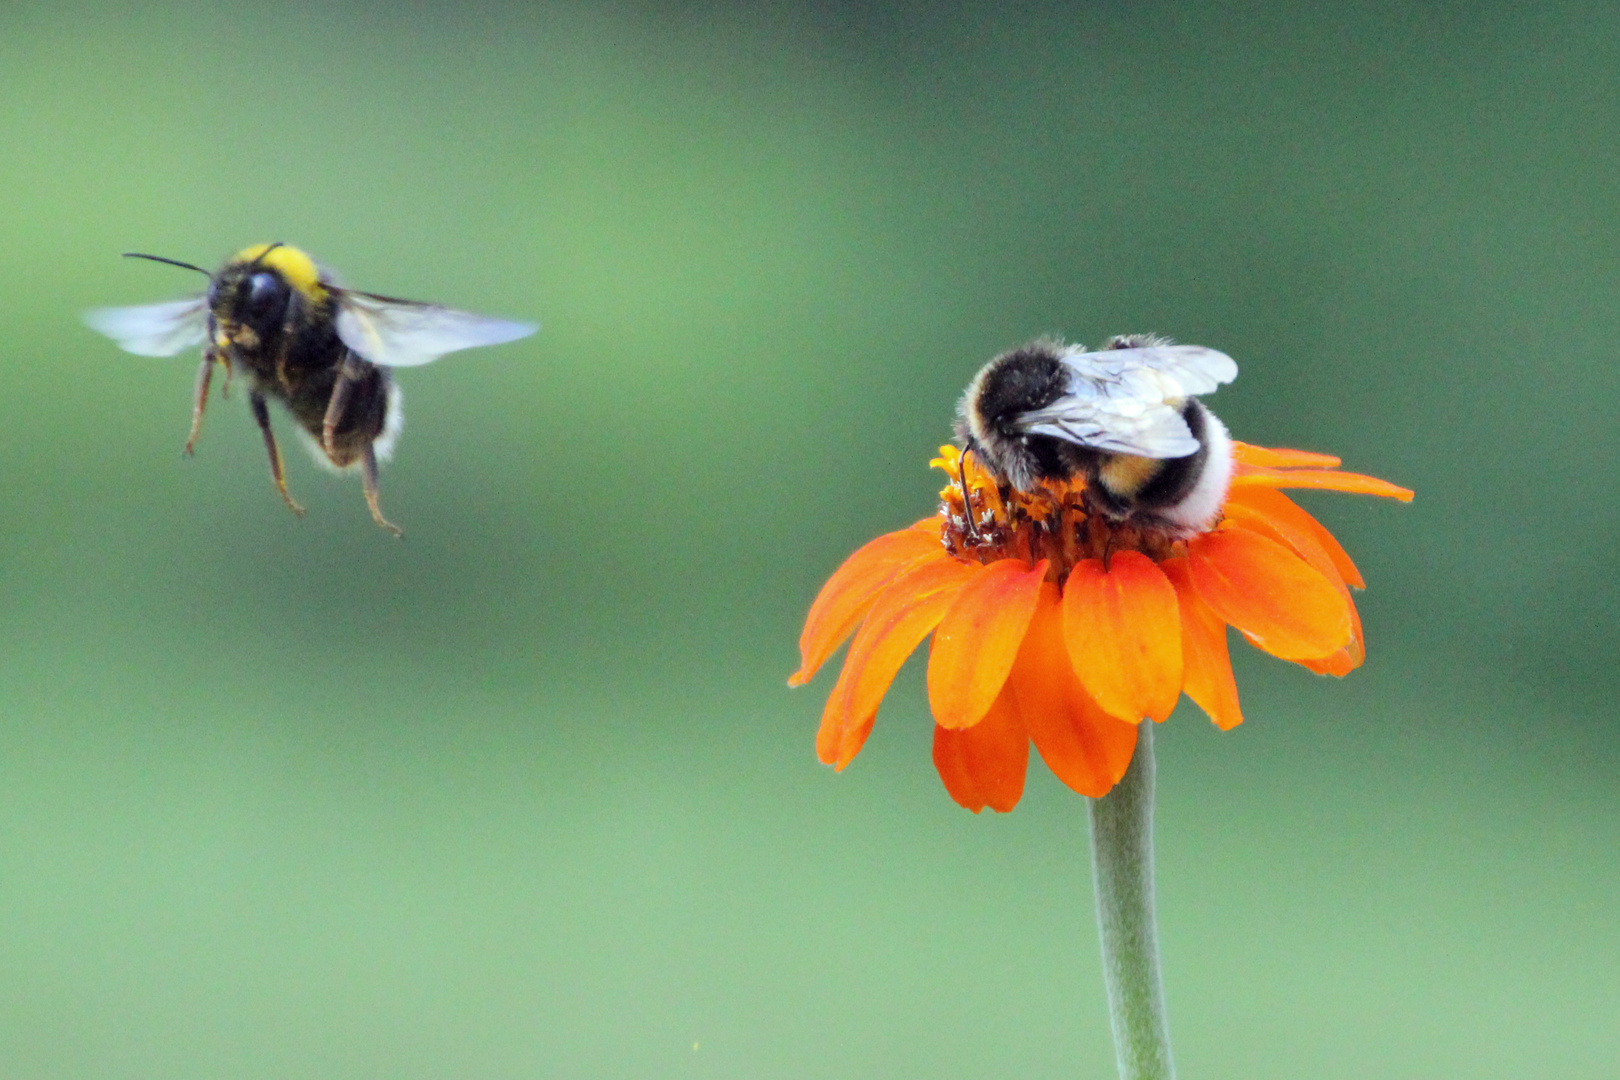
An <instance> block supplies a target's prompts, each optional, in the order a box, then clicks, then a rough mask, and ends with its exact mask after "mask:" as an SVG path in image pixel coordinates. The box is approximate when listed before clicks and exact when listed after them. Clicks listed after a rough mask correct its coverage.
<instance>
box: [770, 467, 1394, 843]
mask: <svg viewBox="0 0 1620 1080" xmlns="http://www.w3.org/2000/svg"><path fill="white" fill-rule="evenodd" d="M1233 457H1234V459H1235V467H1234V471H1233V476H1232V483H1231V489H1230V490H1229V491H1228V493H1227V496H1226V502H1225V505H1224V506H1223V507H1222V511H1221V517H1220V519H1219V520H1218V521H1217V522H1216V524H1214V525H1213V526H1211V527H1210V528H1209V529H1208V530H1207V531H1205V532H1202V533H1198V534H1196V535H1194V536H1191V537H1182V536H1176V535H1172V534H1169V533H1166V532H1161V531H1158V530H1155V529H1152V528H1146V527H1142V526H1137V525H1133V524H1131V523H1130V522H1123V523H1121V522H1114V521H1110V520H1108V519H1106V518H1104V517H1102V516H1101V515H1095V514H1090V515H1088V514H1087V513H1086V512H1085V510H1084V508H1083V507H1084V500H1083V491H1084V481H1083V480H1081V479H1076V480H1074V481H1072V482H1069V483H1067V484H1063V485H1049V486H1048V487H1047V488H1046V489H1045V490H1043V491H1041V492H1039V493H1037V494H1034V495H1024V494H1022V493H1020V492H1017V491H1003V490H1000V489H999V488H998V485H997V484H996V482H995V481H994V480H993V479H992V478H991V477H990V475H989V474H988V473H987V472H986V471H985V470H984V469H983V468H982V467H981V466H980V464H979V460H978V457H977V455H969V457H968V460H967V463H966V475H965V476H964V475H963V464H962V460H961V452H960V451H958V450H957V449H956V448H955V447H952V446H946V447H941V448H940V456H939V457H938V458H936V459H935V460H934V461H933V462H932V464H933V465H934V466H936V467H938V468H940V469H943V470H944V471H945V472H946V474H947V475H948V476H949V477H950V480H949V482H948V483H947V484H946V485H945V488H944V490H943V491H941V492H940V511H939V513H938V514H937V515H935V516H934V517H931V518H926V519H924V520H922V521H919V522H917V523H916V524H915V525H913V526H911V527H910V528H908V529H901V530H900V531H899V532H892V533H888V534H887V535H884V536H880V537H878V538H877V539H876V540H873V541H872V542H871V543H869V544H867V545H866V546H865V547H863V548H861V549H860V550H859V551H857V552H856V553H855V554H853V555H851V556H850V557H849V559H847V560H846V561H845V562H844V565H843V566H841V567H839V568H838V570H837V572H836V573H834V574H833V576H832V577H831V578H830V579H829V580H828V581H827V584H826V585H825V586H823V587H822V590H821V594H820V595H819V596H817V597H816V601H815V603H814V604H813V605H812V606H811V608H810V614H809V616H808V617H807V618H806V620H805V625H804V633H803V635H802V636H801V637H800V639H799V651H800V656H801V661H802V662H801V664H800V667H799V670H798V671H797V672H795V673H794V674H793V676H792V678H790V679H789V680H788V682H789V684H790V685H793V686H799V685H802V684H803V683H805V682H807V681H809V679H810V677H811V676H812V675H814V674H815V673H816V670H817V669H818V668H820V667H821V665H822V664H824V663H825V662H826V661H827V659H828V658H829V657H830V656H831V655H832V654H833V653H834V652H835V651H836V650H837V649H838V647H839V646H840V645H842V644H843V643H844V641H845V640H846V639H848V638H849V637H850V635H852V634H853V635H854V641H853V642H852V643H851V645H850V647H849V654H848V655H847V656H846V657H845V658H844V667H843V670H842V671H841V672H840V673H839V676H838V682H837V684H836V685H834V686H833V689H832V693H831V695H829V697H828V698H827V705H826V709H825V710H824V712H823V713H822V718H821V730H820V732H819V734H818V735H817V736H816V752H817V754H818V755H819V756H820V758H821V760H822V761H824V762H826V763H828V764H831V765H833V766H835V767H836V768H839V769H842V768H843V767H844V766H845V765H848V764H849V763H850V761H851V760H852V759H853V758H854V757H855V755H856V754H858V753H859V752H860V749H861V745H862V744H863V743H864V742H865V741H866V736H867V734H868V733H870V732H871V730H872V721H873V720H874V719H875V718H876V717H877V711H878V705H879V703H880V702H881V701H882V700H883V695H884V693H885V692H887V690H888V688H889V684H890V683H891V682H892V681H893V679H894V676H895V673H896V672H898V671H899V670H900V665H901V664H903V663H904V662H905V659H906V657H907V656H909V655H910V654H911V652H912V651H913V650H914V649H916V647H917V646H918V645H920V644H921V643H922V640H923V638H925V637H928V636H929V634H932V635H933V643H932V644H931V645H930V647H929V655H928V703H929V706H930V708H931V710H932V712H933V714H934V720H935V727H934V765H935V767H936V768H938V769H939V775H940V778H941V779H942V780H944V782H945V787H946V789H947V790H948V791H949V792H950V794H951V797H952V798H954V799H955V800H956V801H957V802H959V803H961V804H962V805H963V806H965V807H967V808H968V809H970V810H972V811H974V812H975V813H977V812H978V811H980V810H982V809H983V808H984V807H986V806H989V807H991V808H993V809H995V810H999V811H1006V810H1011V809H1012V808H1013V807H1014V806H1015V805H1016V804H1017V803H1018V799H1019V797H1020V796H1021V795H1022V794H1023V790H1024V772H1025V767H1026V765H1027V763H1028V761H1029V746H1030V743H1031V742H1033V743H1034V744H1035V749H1036V751H1037V752H1039V754H1040V755H1041V759H1042V760H1043V761H1045V762H1046V764H1047V765H1048V766H1049V767H1050V768H1051V769H1052V771H1053V772H1054V773H1056V774H1057V775H1058V778H1059V779H1061V780H1062V781H1063V782H1064V783H1066V784H1068V785H1069V786H1070V787H1072V788H1074V789H1075V790H1076V791H1078V792H1080V793H1081V794H1082V795H1090V796H1093V797H1099V796H1102V795H1104V794H1106V793H1107V792H1108V790H1109V789H1110V788H1112V787H1113V786H1114V785H1115V784H1116V783H1118V781H1119V779H1120V777H1121V776H1123V775H1124V774H1125V768H1126V766H1127V765H1129V764H1130V761H1131V753H1132V751H1133V750H1134V749H1135V747H1136V725H1137V723H1138V722H1140V721H1141V720H1142V719H1144V718H1152V719H1153V720H1160V721H1162V720H1164V719H1166V718H1167V717H1168V716H1169V715H1170V712H1171V710H1172V709H1174V708H1175V705H1176V702H1177V700H1178V699H1179V698H1180V696H1181V695H1182V694H1186V695H1187V696H1188V697H1189V698H1191V699H1192V700H1193V701H1194V702H1196V703H1197V704H1198V706H1199V707H1200V708H1202V709H1203V710H1204V712H1206V713H1208V714H1209V717H1210V719H1211V720H1213V721H1214V722H1215V724H1216V726H1218V727H1220V728H1222V729H1223V730H1225V729H1230V728H1233V727H1235V726H1237V725H1238V724H1240V723H1242V721H1243V714H1242V713H1241V712H1240V711H1239V708H1238V696H1237V684H1236V681H1235V680H1234V679H1233V677H1232V666H1231V662H1230V660H1229V658H1228V655H1227V651H1226V628H1227V626H1228V625H1230V626H1235V627H1236V628H1237V629H1238V630H1239V631H1240V632H1241V633H1242V634H1243V636H1244V637H1246V638H1248V639H1249V641H1250V642H1251V643H1253V644H1254V645H1256V646H1258V647H1259V648H1261V649H1264V650H1265V651H1266V652H1269V653H1271V654H1272V655H1273V656H1278V657H1281V658H1282V659H1284V660H1292V661H1294V662H1295V663H1298V664H1301V665H1303V666H1304V667H1307V668H1309V669H1310V670H1311V671H1315V672H1317V673H1319V674H1331V675H1344V674H1346V673H1348V672H1349V671H1351V670H1353V669H1354V668H1356V667H1358V666H1360V664H1361V661H1362V659H1363V657H1364V655H1365V650H1364V648H1363V645H1362V640H1361V621H1360V619H1359V618H1358V616H1357V614H1356V606H1355V602H1354V601H1353V600H1352V599H1351V596H1350V590H1351V589H1352V588H1355V589H1359V588H1362V587H1363V584H1364V583H1363V582H1362V580H1361V575H1360V574H1359V573H1357V572H1356V567H1355V564H1354V563H1352V562H1351V561H1350V556H1349V555H1347V554H1345V551H1344V549H1343V548H1342V547H1340V546H1339V543H1338V541H1336V540H1335V539H1334V538H1333V536H1332V535H1331V534H1330V533H1329V532H1328V531H1327V529H1325V528H1323V527H1322V525H1321V524H1319V523H1318V522H1317V520H1316V519H1315V518H1313V517H1311V515H1310V514H1307V513H1306V512H1305V511H1304V510H1303V509H1301V508H1300V507H1299V506H1298V504H1296V503H1295V502H1293V500H1291V499H1289V498H1288V496H1286V495H1284V494H1282V492H1281V491H1279V490H1277V489H1279V488H1286V487H1303V488H1326V489H1331V490H1334V491H1349V492H1358V493H1360V494H1364V495H1382V496H1385V497H1388V498H1395V499H1400V500H1401V501H1403V502H1408V501H1410V500H1411V498H1412V492H1410V491H1408V490H1407V489H1405V488H1401V487H1396V486H1395V485H1394V484H1389V483H1385V482H1384V481H1382V480H1377V479H1374V478H1373V477H1370V476H1361V475H1358V474H1356V473H1346V472H1339V471H1338V470H1337V466H1338V464H1339V459H1338V458H1335V457H1329V456H1328V455H1325V454H1311V453H1305V452H1303V451H1299V450H1268V449H1266V448H1264V447H1259V446H1248V445H1245V444H1243V443H1235V444H1234V447H1233ZM964 490H967V491H970V492H971V496H970V497H971V501H972V507H971V513H972V524H970V523H969V519H968V516H967V508H965V507H964V505H963V491H964Z"/></svg>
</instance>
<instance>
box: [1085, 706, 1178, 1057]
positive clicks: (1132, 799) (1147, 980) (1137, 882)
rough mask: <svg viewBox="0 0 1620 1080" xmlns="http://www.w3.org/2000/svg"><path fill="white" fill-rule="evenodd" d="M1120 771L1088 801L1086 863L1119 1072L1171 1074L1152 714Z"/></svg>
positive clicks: (1141, 728) (1140, 729) (1144, 722)
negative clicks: (1157, 890)
mask: <svg viewBox="0 0 1620 1080" xmlns="http://www.w3.org/2000/svg"><path fill="white" fill-rule="evenodd" d="M1137 731H1138V733H1137V736H1136V753H1135V754H1134V755H1133V756H1132V758H1131V767H1130V768H1129V769H1127V770H1126V771H1125V777H1124V779H1122V780H1120V782H1119V783H1118V784H1117V785H1115V787H1114V790H1113V791H1110V792H1109V793H1108V794H1107V795H1104V796H1103V797H1102V798H1100V799H1092V800H1090V801H1091V869H1092V880H1093V881H1094V883H1095V885H1096V892H1097V926H1098V928H1099V929H1100V930H1101V932H1102V957H1103V979H1104V981H1105V982H1107V984H1108V1009H1109V1012H1110V1013H1111V1014H1112V1020H1113V1027H1114V1051H1115V1053H1116V1054H1117V1056H1118V1058H1119V1075H1120V1078H1121V1080H1174V1077H1175V1075H1176V1067H1175V1064H1174V1062H1172V1061H1171V1059H1170V1027H1169V1024H1168V1023H1166V1021H1165V1015H1164V984H1163V982H1162V980H1161V979H1160V978H1159V943H1158V936H1157V934H1156V932H1155V930H1154V920H1153V721H1151V720H1144V721H1142V723H1141V724H1140V725H1139V726H1138V729H1137Z"/></svg>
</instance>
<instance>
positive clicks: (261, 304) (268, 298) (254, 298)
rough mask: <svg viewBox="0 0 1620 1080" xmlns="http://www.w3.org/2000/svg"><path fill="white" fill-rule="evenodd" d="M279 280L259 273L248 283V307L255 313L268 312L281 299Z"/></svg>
mask: <svg viewBox="0 0 1620 1080" xmlns="http://www.w3.org/2000/svg"><path fill="white" fill-rule="evenodd" d="M281 293H282V284H281V279H280V278H278V277H276V275H274V274H267V273H264V272H263V271H260V272H259V273H257V274H254V275H253V277H252V279H251V280H250V281H249V282H248V307H250V308H252V309H253V310H254V311H255V312H268V311H270V310H271V309H272V308H274V307H275V305H276V301H278V300H280V299H281Z"/></svg>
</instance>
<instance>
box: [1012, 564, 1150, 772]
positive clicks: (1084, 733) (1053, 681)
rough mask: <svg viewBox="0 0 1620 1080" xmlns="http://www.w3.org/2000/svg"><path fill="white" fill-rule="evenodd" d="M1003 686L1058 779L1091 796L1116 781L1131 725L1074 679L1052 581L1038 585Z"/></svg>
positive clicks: (1132, 734) (1125, 760) (1131, 739)
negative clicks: (1108, 710)
mask: <svg viewBox="0 0 1620 1080" xmlns="http://www.w3.org/2000/svg"><path fill="white" fill-rule="evenodd" d="M1007 688H1008V689H1009V690H1010V691H1011V692H1012V694H1013V697H1014V699H1015V700H1016V701H1017V702H1018V712H1019V714H1020V715H1021V716H1022V717H1023V719H1024V727H1025V728H1026V729H1027V730H1028V731H1029V736H1030V738H1031V739H1033V740H1034V742H1035V749H1036V750H1038V751H1040V755H1041V760H1042V761H1044V762H1046V767H1047V768H1049V769H1051V770H1052V772H1053V773H1055V774H1056V775H1057V778H1058V779H1059V780H1062V781H1063V782H1064V783H1065V784H1067V785H1069V786H1070V787H1071V788H1073V789H1074V790H1075V791H1078V792H1079V793H1080V794H1082V795H1089V796H1091V797H1092V798H1094V799H1097V798H1101V797H1102V796H1104V795H1106V794H1108V791H1109V789H1110V788H1112V787H1113V786H1114V785H1115V784H1117V783H1119V780H1120V777H1122V776H1124V775H1125V769H1126V766H1128V765H1130V763H1131V753H1132V752H1133V751H1134V750H1135V749H1136V725H1135V724H1130V723H1126V722H1125V721H1124V720H1118V719H1115V718H1114V717H1112V716H1109V715H1108V714H1107V713H1105V712H1103V711H1102V709H1100V708H1098V707H1097V703H1096V702H1095V701H1092V700H1091V696H1090V695H1089V694H1087V693H1086V691H1085V688H1084V687H1083V686H1081V685H1080V679H1079V677H1078V676H1076V675H1075V673H1074V665H1073V664H1072V663H1070V661H1069V649H1068V646H1067V645H1065V644H1064V642H1063V607H1062V601H1061V600H1060V599H1059V593H1058V587H1057V585H1055V584H1054V583H1052V582H1050V581H1048V582H1043V583H1042V585H1041V593H1040V601H1039V602H1038V603H1037V604H1036V607H1035V614H1034V616H1033V617H1032V618H1031V619H1030V622H1029V632H1028V633H1026V634H1025V635H1024V646H1023V648H1021V649H1019V650H1018V659H1017V661H1016V662H1014V664H1013V670H1012V674H1011V675H1010V676H1009V677H1008V679H1007Z"/></svg>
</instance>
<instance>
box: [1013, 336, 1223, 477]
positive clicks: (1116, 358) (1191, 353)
mask: <svg viewBox="0 0 1620 1080" xmlns="http://www.w3.org/2000/svg"><path fill="white" fill-rule="evenodd" d="M1061 359H1062V361H1063V364H1064V366H1066V367H1067V368H1068V369H1069V372H1070V378H1069V392H1068V393H1067V394H1065V395H1064V396H1063V397H1061V398H1059V399H1058V400H1057V401H1055V402H1053V403H1052V404H1051V405H1049V406H1047V407H1046V408H1044V409H1035V410H1032V411H1030V412H1027V413H1025V414H1024V415H1023V416H1022V417H1020V426H1021V427H1023V429H1024V430H1026V431H1028V432H1029V433H1031V434H1034V435H1049V436H1051V437H1053V438H1058V439H1064V440H1066V441H1068V442H1073V443H1078V444H1080V445H1082V446H1091V447H1095V448H1096V449H1098V450H1107V451H1110V452H1112V453H1117V454H1138V455H1140V456H1142V457H1151V458H1176V457H1186V456H1187V455H1188V454H1193V453H1197V451H1198V440H1197V439H1195V438H1193V435H1192V432H1191V431H1189V430H1188V429H1187V422H1186V421H1185V420H1183V419H1182V418H1181V407H1182V404H1183V402H1185V401H1186V399H1187V398H1189V397H1195V396H1197V395H1199V394H1207V393H1209V392H1210V391H1212V390H1214V389H1215V388H1216V387H1218V386H1220V385H1221V384H1222V383H1229V382H1231V381H1232V380H1233V379H1235V378H1237V364H1236V362H1234V361H1233V359H1232V358H1231V357H1230V356H1227V355H1226V354H1225V353H1223V352H1217V351H1216V350H1214V349H1206V348H1204V347H1203V346H1201V345H1149V346H1144V347H1142V348H1136V349H1105V350H1103V351H1102V352H1078V351H1076V352H1071V353H1067V354H1065V355H1064V356H1063V357H1062V358H1061Z"/></svg>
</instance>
